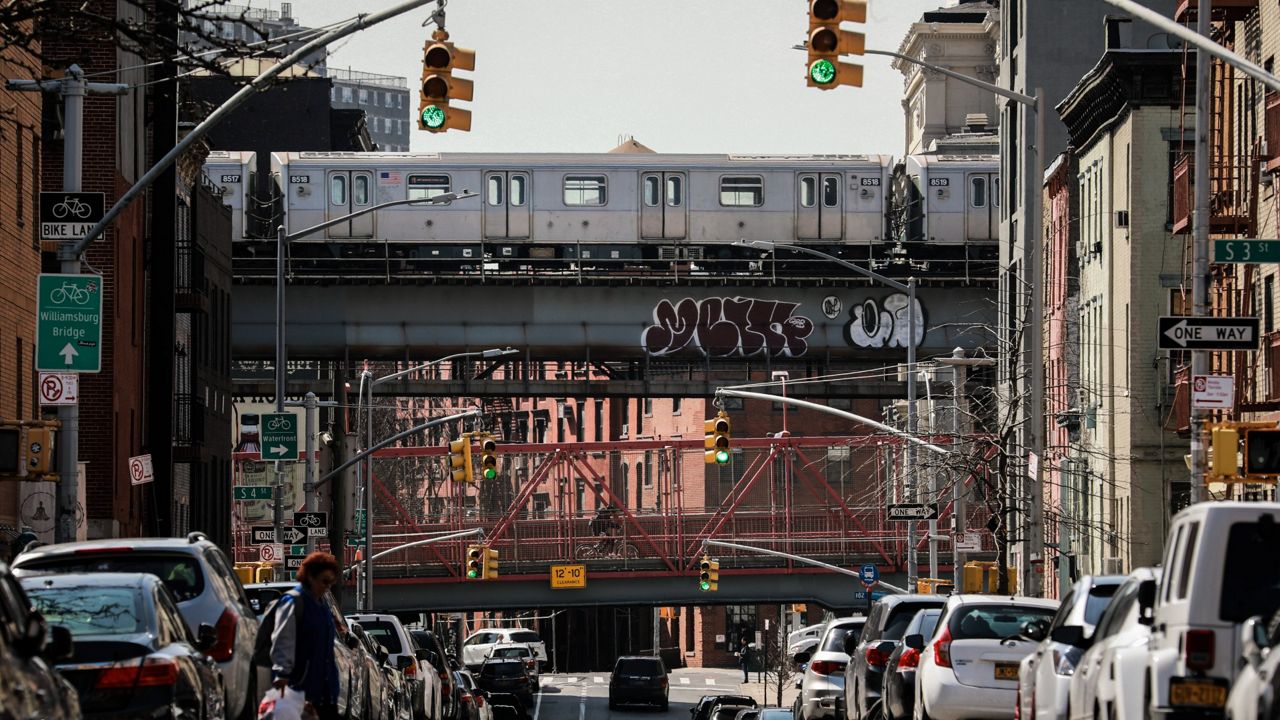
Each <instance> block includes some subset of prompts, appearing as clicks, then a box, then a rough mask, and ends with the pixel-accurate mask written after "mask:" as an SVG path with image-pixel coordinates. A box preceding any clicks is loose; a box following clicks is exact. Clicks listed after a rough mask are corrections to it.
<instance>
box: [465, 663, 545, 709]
mask: <svg viewBox="0 0 1280 720" xmlns="http://www.w3.org/2000/svg"><path fill="white" fill-rule="evenodd" d="M476 685H478V686H480V689H481V690H484V691H485V692H487V693H489V694H490V700H491V701H492V703H493V705H494V706H495V707H496V706H498V705H503V704H505V703H502V702H499V700H498V699H497V696H498V695H499V694H504V695H505V694H509V695H512V696H514V699H515V700H518V701H519V705H520V708H519V710H520V712H521V715H522V716H527V715H529V714H531V713H530V711H531V710H532V709H533V683H532V681H530V680H529V673H528V671H527V670H525V666H524V663H523V662H521V661H519V660H496V659H495V660H488V661H486V662H485V664H484V665H482V666H481V667H480V672H479V673H478V674H477V675H476ZM494 714H495V716H496V715H497V711H496V710H495V711H494Z"/></svg>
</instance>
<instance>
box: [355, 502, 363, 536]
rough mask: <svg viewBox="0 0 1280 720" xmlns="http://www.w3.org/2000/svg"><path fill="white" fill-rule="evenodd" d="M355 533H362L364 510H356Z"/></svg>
mask: <svg viewBox="0 0 1280 720" xmlns="http://www.w3.org/2000/svg"><path fill="white" fill-rule="evenodd" d="M356 532H358V533H363V532H364V508H356Z"/></svg>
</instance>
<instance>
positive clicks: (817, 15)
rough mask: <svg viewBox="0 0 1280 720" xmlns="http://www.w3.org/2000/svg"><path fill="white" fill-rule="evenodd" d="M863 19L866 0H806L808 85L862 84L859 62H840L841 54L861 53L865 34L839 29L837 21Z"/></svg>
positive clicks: (862, 20)
mask: <svg viewBox="0 0 1280 720" xmlns="http://www.w3.org/2000/svg"><path fill="white" fill-rule="evenodd" d="M866 21H867V3H866V1H865V0H809V43H808V49H809V65H808V79H807V82H808V85H809V87H816V88H819V89H822V90H831V89H833V88H835V87H836V86H837V85H850V86H852V87H862V66H861V65H855V64H853V63H847V62H841V60H840V56H841V55H861V54H862V53H863V50H864V49H865V46H866V38H865V37H863V35H862V33H857V32H851V31H849V30H841V29H840V23H846V22H850V23H865V22H866Z"/></svg>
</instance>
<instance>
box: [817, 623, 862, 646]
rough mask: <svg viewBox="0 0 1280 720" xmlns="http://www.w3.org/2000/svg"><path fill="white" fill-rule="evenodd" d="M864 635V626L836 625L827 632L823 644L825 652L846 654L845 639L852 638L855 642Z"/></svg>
mask: <svg viewBox="0 0 1280 720" xmlns="http://www.w3.org/2000/svg"><path fill="white" fill-rule="evenodd" d="M861 635H862V625H861V624H858V625H836V626H834V627H832V628H831V629H830V630H828V631H827V636H826V638H824V639H823V642H822V651H823V652H839V653H842V652H844V639H845V638H846V637H852V638H853V641H854V642H857V641H858V638H859V637H860V636H861Z"/></svg>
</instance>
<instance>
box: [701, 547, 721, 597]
mask: <svg viewBox="0 0 1280 720" xmlns="http://www.w3.org/2000/svg"><path fill="white" fill-rule="evenodd" d="M698 570H699V572H698V589H699V590H701V591H702V592H715V591H716V590H718V589H719V587H720V563H719V561H717V560H712V559H711V556H710V555H703V556H702V562H700V563H698Z"/></svg>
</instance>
